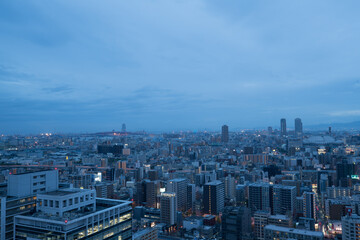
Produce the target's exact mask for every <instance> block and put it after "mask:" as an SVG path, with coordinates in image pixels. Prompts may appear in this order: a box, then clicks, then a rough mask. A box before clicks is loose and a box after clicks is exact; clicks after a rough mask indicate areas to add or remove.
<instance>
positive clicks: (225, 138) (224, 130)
mask: <svg viewBox="0 0 360 240" xmlns="http://www.w3.org/2000/svg"><path fill="white" fill-rule="evenodd" d="M221 142H223V143H227V142H229V127H228V126H227V125H223V126H222V127H221Z"/></svg>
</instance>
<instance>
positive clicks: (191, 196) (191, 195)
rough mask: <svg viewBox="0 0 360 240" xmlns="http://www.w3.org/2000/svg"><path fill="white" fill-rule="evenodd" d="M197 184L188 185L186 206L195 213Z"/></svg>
mask: <svg viewBox="0 0 360 240" xmlns="http://www.w3.org/2000/svg"><path fill="white" fill-rule="evenodd" d="M195 188H196V187H195V184H188V185H187V193H186V197H187V199H186V206H187V209H188V210H189V209H191V210H192V211H193V212H194V211H195V208H194V207H195V204H194V203H195V197H196V189H195Z"/></svg>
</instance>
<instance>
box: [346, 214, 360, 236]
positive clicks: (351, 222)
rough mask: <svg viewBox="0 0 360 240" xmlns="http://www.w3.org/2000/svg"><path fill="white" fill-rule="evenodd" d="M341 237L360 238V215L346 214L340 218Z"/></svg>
mask: <svg viewBox="0 0 360 240" xmlns="http://www.w3.org/2000/svg"><path fill="white" fill-rule="evenodd" d="M341 225H342V239H343V240H356V239H359V238H360V216H358V215H356V214H348V215H346V216H344V217H342V218H341Z"/></svg>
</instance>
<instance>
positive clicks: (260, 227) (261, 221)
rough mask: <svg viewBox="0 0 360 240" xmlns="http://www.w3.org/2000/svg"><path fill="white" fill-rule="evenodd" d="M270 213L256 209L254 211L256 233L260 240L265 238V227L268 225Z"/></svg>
mask: <svg viewBox="0 0 360 240" xmlns="http://www.w3.org/2000/svg"><path fill="white" fill-rule="evenodd" d="M269 217H270V213H269V212H268V211H256V212H255V213H254V233H255V237H256V239H258V240H264V228H265V226H266V225H268V218H269Z"/></svg>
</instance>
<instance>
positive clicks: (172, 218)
mask: <svg viewBox="0 0 360 240" xmlns="http://www.w3.org/2000/svg"><path fill="white" fill-rule="evenodd" d="M176 217H177V196H176V194H175V193H173V192H164V193H162V194H161V196H160V221H161V222H162V223H165V224H167V225H168V226H172V225H174V224H176Z"/></svg>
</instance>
